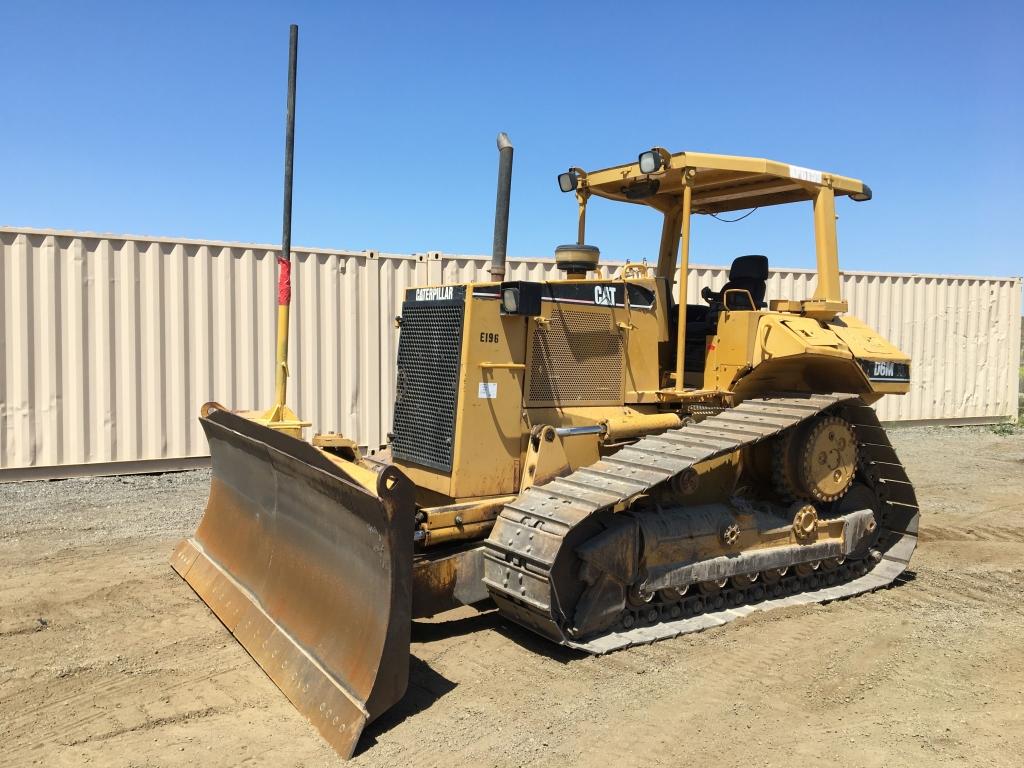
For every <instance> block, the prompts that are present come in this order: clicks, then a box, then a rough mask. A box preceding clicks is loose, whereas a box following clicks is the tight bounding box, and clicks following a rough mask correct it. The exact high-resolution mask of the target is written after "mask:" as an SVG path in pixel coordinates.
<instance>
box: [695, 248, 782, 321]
mask: <svg viewBox="0 0 1024 768" xmlns="http://www.w3.org/2000/svg"><path fill="white" fill-rule="evenodd" d="M767 279H768V257H767V256H760V255H750V256H739V257H737V258H735V259H733V262H732V266H731V267H730V268H729V281H728V282H727V283H726V284H725V285H723V286H722V289H721V290H720V291H712V290H711V289H710V288H706V287H705V288H704V289H702V290H701V292H700V295H701V298H703V299H704V301H706V302H707V303H708V304H710V305H711V307H712V310H715V309H717V310H721V309H723V308H726V307H724V303H725V301H724V297H725V292H726V291H728V290H729V289H730V288H739V289H742V290H745V291H747V292H748V293H750V297H751V298H752V299H753V300H754V306H752V307H751V306H750V302H749V301H747V297H746V296H744V295H743V294H738V295H737V294H733V295H731V296H730V297H729V306H728V307H727V308H728V309H731V310H736V309H740V310H742V309H750V310H753V309H760V308H762V307H764V306H765V303H764V294H765V290H766V289H767V286H766V284H765V281H766V280H767ZM716 314H717V313H716Z"/></svg>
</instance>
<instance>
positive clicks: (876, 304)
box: [0, 228, 1021, 480]
mask: <svg viewBox="0 0 1024 768" xmlns="http://www.w3.org/2000/svg"><path fill="white" fill-rule="evenodd" d="M275 255H276V250H275V249H274V248H273V247H272V246H267V245H246V244H237V243H216V242H200V241H191V240H169V239H165V238H141V237H130V236H123V237H121V236H112V235H92V234H81V233H70V232H56V231H49V230H18V229H3V228H0V267H2V268H0V300H2V309H0V322H2V324H3V339H2V343H3V347H2V352H0V355H2V364H0V479H3V480H12V479H18V478H21V477H60V476H67V475H73V474H95V473H102V472H106V473H111V472H126V471H138V470H157V469H164V468H175V467H186V466H192V465H196V464H199V463H202V461H203V459H204V457H205V456H206V454H207V447H206V442H205V439H204V437H203V434H202V430H201V429H200V427H199V423H198V421H197V419H196V414H197V413H198V411H199V407H200V406H201V405H202V404H203V403H204V402H206V401H208V400H216V401H219V402H221V403H224V404H225V405H228V406H231V407H236V408H257V407H266V406H268V405H269V404H270V401H271V397H272V394H273V353H274V328H275V326H274V296H275V291H274V283H275V262H274V258H275ZM293 259H294V263H295V267H294V269H293V274H294V276H295V277H294V285H295V289H294V304H293V312H292V317H293V322H292V336H291V346H290V350H291V353H290V359H289V368H290V371H291V379H290V384H289V387H290V390H289V402H290V404H291V405H292V406H293V407H294V408H295V410H296V411H297V412H298V413H299V414H301V415H302V416H303V417H304V418H307V419H309V420H310V421H312V422H313V429H314V430H315V431H328V430H336V431H339V432H342V433H344V434H346V435H350V436H353V437H355V438H356V439H357V440H358V441H359V442H360V443H362V444H363V445H365V446H370V447H372V448H376V447H377V446H379V445H381V444H382V443H383V442H385V440H386V435H387V432H388V429H389V425H390V421H391V405H392V402H393V397H394V375H393V372H394V363H395V358H396V352H397V341H398V333H397V330H396V329H395V327H394V318H395V316H396V315H398V314H399V313H400V311H401V301H402V295H403V292H404V290H405V289H406V288H408V287H410V286H413V285H422V284H431V283H433V284H437V283H441V282H465V281H471V280H486V279H487V259H486V258H485V257H477V256H454V255H449V254H441V253H428V254H419V255H400V254H381V253H374V252H362V253H353V252H347V251H332V250H308V249H296V250H295V251H294V252H293ZM617 266H618V265H615V264H607V265H604V266H603V267H602V270H603V272H604V273H605V274H610V273H613V272H614V271H615V270H616V269H617ZM557 276H559V273H558V272H557V271H556V269H555V267H554V264H553V263H551V262H550V261H546V260H520V261H516V260H513V261H511V262H510V263H509V274H508V279H530V280H543V279H547V278H554V277H557ZM725 280H726V270H725V269H724V268H720V267H694V268H692V269H691V271H690V281H689V290H688V296H687V299H688V301H690V302H691V303H695V302H697V301H698V300H699V299H698V297H699V294H700V289H701V287H703V286H705V285H714V286H719V285H721V284H722V283H724V282H725ZM843 280H844V284H843V292H844V296H845V297H846V298H847V299H848V301H849V302H850V311H851V312H852V313H853V314H856V315H857V316H858V317H861V318H862V319H864V320H865V321H867V322H868V323H869V324H871V325H872V326H874V327H875V328H877V329H878V330H879V331H880V332H881V333H882V334H884V335H885V336H886V337H888V338H889V339H890V340H891V341H893V342H894V343H895V344H897V345H898V346H900V347H901V348H902V349H904V350H906V351H907V352H909V353H910V354H911V356H912V358H913V388H912V392H911V394H910V395H909V396H907V397H902V398H900V397H889V398H885V399H883V400H882V402H881V404H880V406H879V412H880V414H881V417H882V419H883V420H886V421H944V422H963V421H993V422H994V421H1001V420H1005V419H1007V418H1014V417H1015V416H1016V412H1017V391H1018V379H1017V374H1018V366H1019V345H1020V323H1019V321H1018V317H1019V315H1020V299H1021V283H1020V279H1019V278H1007V279H1000V278H972V277H940V276H931V275H884V274H865V273H847V274H845V276H844V278H843ZM813 287H814V275H813V273H812V272H808V271H806V270H794V269H776V270H774V271H773V272H772V275H771V278H770V282H769V286H768V295H769V296H770V297H773V298H785V297H801V296H807V295H810V293H811V292H812V291H813Z"/></svg>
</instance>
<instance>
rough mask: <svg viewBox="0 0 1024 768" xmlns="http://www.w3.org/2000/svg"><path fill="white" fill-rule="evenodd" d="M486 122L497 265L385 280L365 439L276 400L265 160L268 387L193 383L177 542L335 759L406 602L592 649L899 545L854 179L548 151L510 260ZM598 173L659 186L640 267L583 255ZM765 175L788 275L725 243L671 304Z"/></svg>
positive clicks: (383, 670)
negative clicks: (789, 227)
mask: <svg viewBox="0 0 1024 768" xmlns="http://www.w3.org/2000/svg"><path fill="white" fill-rule="evenodd" d="M293 42H294V40H293ZM293 52H294V48H293ZM293 63H294V56H293ZM292 82H294V77H293V78H292ZM290 114H292V112H290ZM291 135H292V131H291V129H289V137H291ZM499 150H500V152H499V155H500V160H499V184H498V206H497V208H498V214H497V216H496V225H495V248H494V257H493V261H492V265H491V275H492V280H490V281H488V282H484V283H473V284H460V285H440V286H424V287H420V288H414V289H411V290H409V291H408V292H407V295H406V297H405V301H404V303H403V305H402V313H401V317H400V337H399V348H398V362H397V372H396V374H397V384H396V391H397V396H396V402H395V405H394V419H393V433H392V434H390V435H389V444H388V445H387V447H386V448H385V449H384V450H382V451H380V452H377V453H375V454H373V455H363V454H362V452H361V451H360V450H359V448H358V447H357V444H356V442H355V441H354V440H353V439H350V437H347V436H342V435H338V434H320V435H316V436H314V437H313V438H312V441H311V442H306V441H304V440H303V439H302V431H303V429H304V427H305V426H307V425H306V424H305V423H304V422H302V421H301V420H300V419H298V418H297V417H296V416H295V414H294V413H292V412H291V411H290V410H289V409H288V408H287V407H286V406H285V382H286V369H285V367H284V361H285V360H286V355H287V327H288V302H289V299H290V297H289V292H288V269H287V267H288V219H289V217H290V193H289V191H288V190H290V184H286V205H285V211H286V214H285V221H286V224H285V243H284V245H285V248H284V255H283V258H282V264H281V267H282V269H281V291H280V309H279V312H280V315H279V317H280V323H279V337H278V362H279V365H278V379H277V383H278V387H277V401H276V403H275V405H274V406H273V407H272V408H271V409H269V410H268V411H250V412H234V411H232V410H229V409H227V408H224V407H222V406H220V405H217V404H215V403H209V404H207V405H206V406H204V408H203V411H202V415H201V421H202V425H203V428H204V430H205V432H206V435H207V438H208V439H209V445H210V451H211V455H212V462H213V479H212V487H211V490H210V498H209V502H208V505H207V508H206V512H205V514H204V516H203V519H202V522H201V523H200V525H199V528H198V530H197V531H196V534H195V536H194V537H193V538H189V539H186V540H184V541H182V542H181V543H180V545H179V546H178V547H177V549H176V550H175V552H174V554H173V556H172V565H173V567H174V569H175V570H176V571H177V572H178V573H179V574H180V575H181V576H182V577H183V578H184V579H185V580H186V581H187V582H188V583H189V584H190V585H191V586H192V587H193V588H194V589H195V591H196V592H197V593H198V595H199V596H200V597H201V598H202V599H203V600H204V601H205V602H206V603H207V604H208V605H209V606H210V607H211V608H212V609H213V611H214V612H215V613H216V614H217V616H218V617H219V618H220V619H221V621H223V622H224V624H225V625H226V626H227V628H228V629H229V630H230V631H231V632H232V633H233V634H234V635H235V637H236V638H237V639H238V640H239V642H240V643H241V644H242V645H243V646H244V647H245V648H246V650H248V652H249V653H250V654H251V655H252V657H253V658H254V659H255V660H256V661H257V662H258V663H259V664H260V666H261V667H262V668H263V669H264V670H265V671H266V672H267V674H268V675H269V676H270V677H271V678H272V679H273V680H274V682H275V683H276V684H277V685H278V686H279V687H280V688H281V690H282V691H283V692H284V693H285V694H286V695H287V696H288V698H289V699H290V700H291V701H292V702H293V703H294V704H295V706H296V707H297V708H298V709H299V710H300V711H301V712H302V713H303V714H304V715H305V716H306V717H308V718H309V720H310V721H311V722H312V723H313V725H314V726H315V727H316V728H317V729H318V730H319V731H320V733H321V734H322V735H323V736H324V737H325V738H326V739H327V740H328V741H329V742H330V743H331V744H332V745H333V746H334V748H335V749H336V750H337V751H338V752H339V753H340V754H341V755H342V756H345V757H347V756H349V755H351V753H352V751H353V750H354V748H355V745H356V742H357V740H358V738H359V734H360V732H361V731H362V729H363V727H364V726H365V724H366V723H367V722H369V721H370V720H372V719H374V718H375V717H377V716H378V715H380V714H381V713H382V712H384V711H385V710H387V709H388V708H389V707H390V706H392V705H393V704H395V703H396V702H397V701H398V700H399V699H400V698H401V697H402V696H403V694H404V692H405V688H406V685H407V678H408V669H409V641H410V630H411V624H412V620H413V619H415V618H417V617H425V616H431V615H434V614H437V613H439V612H442V611H445V610H447V609H450V608H452V607H456V606H459V605H477V606H479V605H484V604H489V605H491V606H496V607H497V610H498V611H499V612H500V613H501V615H502V616H504V617H506V618H507V619H508V620H510V621H512V622H515V623H517V624H519V625H521V626H523V627H525V628H527V629H529V630H531V631H533V632H536V633H537V634H539V635H542V636H543V637H545V638H547V639H548V640H550V641H552V642H554V643H559V644H562V645H565V646H568V647H570V648H575V649H580V650H582V651H587V652H591V653H594V654H603V653H607V652H610V651H614V650H617V649H621V648H626V647H629V646H631V645H635V644H638V643H650V642H654V641H657V640H662V639H666V638H672V637H675V636H678V635H682V634H686V633H689V632H694V631H698V630H701V629H705V628H708V627H712V626H716V625H721V624H724V623H726V622H728V621H731V620H733V619H736V618H740V617H742V616H745V615H748V614H749V613H751V612H753V611H757V610H766V609H770V608H774V607H779V606H793V605H800V604H807V603H814V602H825V601H830V600H836V599H839V598H844V597H849V596H851V595H856V594H859V593H862V592H867V591H870V590H873V589H876V588H878V587H881V586H884V585H886V584H889V583H890V582H892V581H893V579H894V578H895V577H896V576H897V575H898V574H900V573H901V572H902V571H903V570H904V569H905V568H906V565H907V563H908V562H909V560H910V557H911V554H912V553H913V550H914V547H915V545H916V541H917V525H918V506H917V502H916V499H915V495H914V490H913V487H912V485H911V483H910V481H909V480H908V478H907V475H906V473H905V472H904V470H903V467H902V466H901V464H900V461H899V459H898V458H897V456H896V454H895V452H894V451H893V448H892V446H891V445H890V443H889V440H888V439H887V437H886V433H885V431H884V430H883V429H882V427H881V426H880V424H879V422H878V420H877V418H876V417H875V413H874V411H873V409H872V408H871V407H870V404H871V403H873V402H875V401H876V400H878V399H879V398H880V397H881V396H882V395H884V394H902V393H905V392H906V391H907V389H908V386H909V368H910V361H909V358H908V357H907V356H906V355H905V354H903V353H902V352H900V351H899V350H898V349H896V348H895V347H894V346H893V345H892V344H890V343H889V342H887V341H886V340H885V339H883V338H881V337H880V336H879V335H878V334H877V333H876V332H875V331H873V330H872V329H870V328H869V327H867V326H866V325H865V324H864V323H863V322H861V321H859V320H857V319H856V318H854V317H851V316H850V315H848V314H846V311H847V305H846V302H845V301H843V299H842V297H841V295H840V275H839V267H838V258H837V246H836V227H835V219H836V215H835V201H836V198H837V197H849V198H851V199H852V200H855V201H863V200H868V199H870V197H871V192H870V190H869V188H868V187H867V186H866V185H865V184H863V183H862V182H861V181H858V180H856V179H852V178H848V177H845V176H839V175H837V174H832V173H825V172H820V171H815V170H810V169H807V168H801V167H797V166H793V165H788V164H786V163H779V162H773V161H769V160H763V159H757V158H748V157H729V156H724V155H714V154H702V153H697V152H679V153H670V152H668V151H667V150H665V149H662V148H654V149H652V150H650V151H646V152H643V153H642V154H641V155H640V156H639V158H638V159H637V161H636V162H631V163H627V164H625V165H620V166H616V167H613V168H607V169H603V170H595V171H590V172H585V171H583V170H581V169H579V168H572V169H571V170H569V171H568V172H566V173H563V174H561V175H560V176H559V177H558V183H559V185H560V187H561V189H562V190H563V191H564V192H567V193H572V194H574V195H575V198H576V202H577V206H578V228H577V239H576V242H575V243H574V244H572V245H567V246H561V247H559V248H557V249H556V251H555V261H556V262H557V264H558V266H559V267H560V268H561V270H563V271H564V273H565V277H564V279H560V280H551V281H546V282H528V281H506V280H505V279H504V277H505V259H504V255H505V241H506V232H507V222H508V200H509V189H510V180H511V166H512V147H511V144H510V143H509V142H508V140H507V137H505V136H504V134H502V136H500V137H499ZM290 156H291V151H290V141H289V144H288V157H289V158H290ZM289 165H290V164H289ZM289 177H290V173H287V172H286V178H289ZM593 196H598V197H602V198H606V199H608V200H614V201H621V202H625V203H631V204H636V205H646V206H650V207H651V208H653V209H655V210H656V211H658V212H660V213H661V214H662V216H661V220H662V229H661V241H660V249H659V253H658V254H657V264H656V266H655V267H654V268H653V269H648V268H647V267H646V266H643V265H632V266H626V267H624V268H622V269H621V270H619V272H618V274H617V275H616V276H614V277H600V276H599V275H598V266H599V264H598V258H599V254H598V249H597V248H596V247H594V246H592V245H589V244H585V242H586V241H585V217H586V210H587V202H588V200H589V199H590V198H591V197H593ZM789 203H799V204H804V205H806V204H807V203H810V205H809V206H807V207H808V208H810V209H812V210H813V226H814V236H815V237H814V240H815V249H816V258H817V287H816V290H815V292H814V295H813V296H811V297H807V298H800V299H783V298H772V299H771V300H769V301H768V302H767V304H766V281H767V279H768V276H769V272H768V261H767V259H766V258H765V257H764V256H741V257H740V258H737V259H736V260H735V261H734V262H733V264H732V269H731V270H730V273H729V280H728V282H726V283H725V284H724V285H723V286H721V287H720V289H719V290H717V291H712V290H709V289H705V290H704V292H703V302H702V303H700V304H698V305H688V304H687V303H686V302H685V297H686V295H687V272H688V270H687V267H688V261H689V251H690V225H691V219H692V218H693V216H695V215H707V214H719V213H724V212H729V211H737V210H743V209H747V208H752V207H755V206H757V207H767V206H773V205H780V204H789ZM675 296H678V297H680V300H679V301H678V302H677V300H676V299H675V298H674V297H675ZM324 386H330V382H325V383H324Z"/></svg>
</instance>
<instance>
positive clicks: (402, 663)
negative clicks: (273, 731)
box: [171, 409, 414, 758]
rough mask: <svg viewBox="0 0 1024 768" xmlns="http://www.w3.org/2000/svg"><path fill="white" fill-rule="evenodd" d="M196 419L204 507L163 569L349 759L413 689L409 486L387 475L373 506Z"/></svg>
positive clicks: (256, 437)
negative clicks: (206, 491)
mask: <svg viewBox="0 0 1024 768" xmlns="http://www.w3.org/2000/svg"><path fill="white" fill-rule="evenodd" d="M207 410H208V409H204V411H207ZM200 421H201V422H202V425H203V429H204V430H205V432H206V437H207V439H208V440H209V443H210V453H211V456H212V459H213V481H212V485H211V488H210V498H209V501H208V502H207V505H206V511H205V513H204V515H203V519H202V522H201V523H200V524H199V528H198V530H197V531H196V534H195V537H194V538H191V539H185V540H183V541H182V542H181V543H180V544H179V545H178V547H177V548H176V550H175V552H174V554H173V556H172V558H171V565H172V566H173V567H174V569H175V570H176V571H177V572H178V573H179V574H180V575H181V576H182V578H184V579H185V581H187V582H188V583H189V585H190V586H191V587H192V588H193V589H194V590H195V591H196V593H197V594H198V595H199V597H201V598H202V599H203V600H204V601H205V602H206V604H207V605H208V606H210V608H211V609H212V610H213V612H214V613H215V614H217V617H218V618H219V619H220V620H221V621H222V622H224V625H225V626H226V627H227V628H228V629H229V630H230V631H231V633H232V634H233V635H234V636H235V637H236V638H237V639H238V641H239V642H240V643H241V644H242V645H243V646H244V647H245V649H246V650H247V651H248V652H249V653H250V655H251V656H252V657H253V658H254V659H255V660H256V662H257V663H258V664H259V665H260V666H261V667H262V668H263V670H264V671H265V672H266V673H267V674H268V675H269V676H270V678H271V679H272V680H273V681H274V683H276V684H277V686H278V687H279V688H280V689H281V690H282V691H283V692H284V694H285V695H286V696H287V697H288V698H289V699H290V700H291V702H292V704H294V705H295V707H296V708H297V709H298V710H299V711H300V712H301V713H302V714H304V715H305V716H306V717H307V718H309V720H310V722H311V723H312V724H313V725H314V726H315V727H316V729H317V730H318V731H320V733H321V735H322V736H323V737H324V738H325V739H326V740H327V741H328V742H329V743H330V744H331V746H333V747H334V749H335V750H337V752H338V753H339V754H340V755H341V756H342V757H346V758H347V757H350V756H351V755H352V752H353V750H354V749H355V746H356V742H357V741H358V739H359V734H360V733H361V732H362V730H363V728H364V726H365V725H366V724H367V723H368V722H370V721H371V720H373V719H374V718H375V717H376V716H377V715H379V714H381V713H382V712H384V711H385V710H386V709H388V708H389V707H390V706H392V705H393V704H394V703H396V702H397V701H398V700H399V699H400V698H401V697H402V695H403V694H404V693H405V689H406V685H407V683H408V673H409V633H410V629H411V616H410V614H411V602H412V532H413V514H414V511H413V488H412V485H411V483H410V482H409V480H408V479H407V478H406V477H405V476H404V475H403V474H402V473H401V472H400V471H399V470H397V469H395V468H393V467H389V468H387V469H385V470H383V471H382V472H381V473H380V474H379V475H378V478H377V493H376V494H373V493H371V492H369V491H368V490H366V489H365V488H363V487H362V486H361V485H359V484H358V483H356V482H355V481H353V480H352V479H350V478H349V477H348V476H347V475H346V474H345V472H344V471H343V470H342V469H340V468H339V467H337V466H336V465H334V464H333V463H332V462H331V461H330V460H329V459H327V457H325V456H324V455H323V454H322V453H321V452H319V451H318V450H316V449H315V448H314V447H313V446H311V445H309V444H308V443H305V442H303V441H301V440H298V439H296V438H293V437H289V436H287V435H284V434H281V433H280V432H277V431H274V430H272V429H269V428H267V427H264V426H261V425H259V424H256V423H254V422H252V421H249V420H248V419H245V418H242V417H241V416H238V415H236V414H233V413H230V412H228V411H225V410H209V411H208V412H207V413H205V414H204V417H203V418H201V419H200Z"/></svg>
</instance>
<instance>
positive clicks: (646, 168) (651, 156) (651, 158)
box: [639, 149, 664, 173]
mask: <svg viewBox="0 0 1024 768" xmlns="http://www.w3.org/2000/svg"><path fill="white" fill-rule="evenodd" d="M639 163H640V173H657V172H658V171H660V170H661V167H662V165H663V164H664V163H663V162H662V159H661V153H660V152H658V151H657V150H654V149H650V150H648V151H646V152H641V153H640V157H639Z"/></svg>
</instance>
